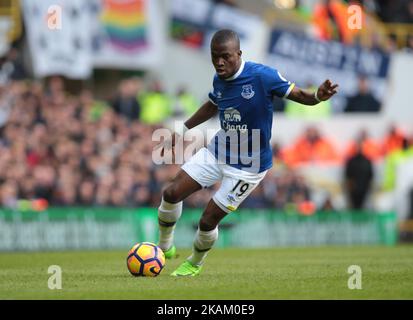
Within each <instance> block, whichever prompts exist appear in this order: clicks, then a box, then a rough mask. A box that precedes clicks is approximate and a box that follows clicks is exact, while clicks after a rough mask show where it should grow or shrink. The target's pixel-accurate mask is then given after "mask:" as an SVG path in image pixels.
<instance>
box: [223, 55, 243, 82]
mask: <svg viewBox="0 0 413 320" xmlns="http://www.w3.org/2000/svg"><path fill="white" fill-rule="evenodd" d="M244 65H245V61H244V60H241V66H240V67H239V69H238V71H237V72H236V73H235V74H234V75H233V76H231V77H229V78H227V79H225V81H231V80H234V79H236V78H238V77H239V75H240V74H241V72H242V71H243V70H244Z"/></svg>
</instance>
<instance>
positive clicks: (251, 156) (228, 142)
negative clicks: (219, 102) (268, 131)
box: [152, 120, 262, 172]
mask: <svg viewBox="0 0 413 320" xmlns="http://www.w3.org/2000/svg"><path fill="white" fill-rule="evenodd" d="M223 122H224V124H223V126H224V127H225V120H224V121H223ZM182 128H183V123H182V122H179V121H176V122H174V130H171V129H167V128H160V129H157V130H155V131H154V132H153V134H152V141H153V142H155V143H157V146H155V148H154V149H153V150H152V161H153V162H154V163H155V164H156V165H161V164H184V163H185V162H187V161H188V160H189V159H190V158H191V157H192V156H193V155H194V154H195V153H196V152H197V151H198V150H199V149H201V148H202V147H203V146H204V143H205V142H206V141H207V142H209V144H208V150H209V151H210V153H211V155H214V156H215V157H210V158H207V159H202V162H203V163H208V164H212V163H214V164H230V165H240V166H242V167H243V168H246V169H247V170H248V171H251V172H254V171H256V172H258V171H259V169H260V163H261V140H262V137H261V130H259V129H252V130H248V129H247V127H246V125H233V124H231V125H229V124H228V125H227V128H228V129H227V130H223V129H221V130H219V131H218V132H217V130H216V129H206V132H204V131H202V130H200V129H197V128H193V129H191V130H190V131H187V132H185V133H184V132H183V129H182ZM176 134H177V135H176ZM173 139H175V144H174V148H172V140H173ZM200 161H201V160H200Z"/></svg>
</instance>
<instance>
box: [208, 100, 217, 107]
mask: <svg viewBox="0 0 413 320" xmlns="http://www.w3.org/2000/svg"><path fill="white" fill-rule="evenodd" d="M208 99H209V101H211V103H212V104H213V105H216V106H217V104H216V103H215V102H214V101H213V100H212V99H211V98H208Z"/></svg>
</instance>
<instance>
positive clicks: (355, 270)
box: [347, 265, 362, 290]
mask: <svg viewBox="0 0 413 320" xmlns="http://www.w3.org/2000/svg"><path fill="white" fill-rule="evenodd" d="M347 273H348V274H351V276H350V277H349V278H348V281H347V287H348V288H349V289H350V290H354V289H358V290H361V289H362V285H361V276H362V271H361V268H360V266H358V265H351V266H349V267H348V268H347Z"/></svg>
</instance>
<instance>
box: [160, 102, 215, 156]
mask: <svg viewBox="0 0 413 320" xmlns="http://www.w3.org/2000/svg"><path fill="white" fill-rule="evenodd" d="M217 112H218V107H217V106H216V105H215V104H213V103H212V102H211V101H207V102H205V103H204V104H203V105H202V106H201V107H200V108H199V109H198V110H197V111H196V112H195V113H194V114H193V115H192V116H191V117H190V118H189V119H188V120H186V121H185V123H184V125H185V127H187V129H192V128H194V127H196V126H197V125H199V124H201V123H203V122H205V121H207V120H209V119H211V118H212V117H213V116H214V115H216V113H217ZM177 135H178V134H177V133H176V132H175V133H173V134H172V136H171V138H170V139H168V140H167V141H163V142H161V143H159V144H158V145H157V146H155V150H156V149H158V148H163V149H162V151H161V156H163V155H164V150H165V148H166V149H171V148H174V147H175V143H176V139H177ZM178 136H179V135H178Z"/></svg>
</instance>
